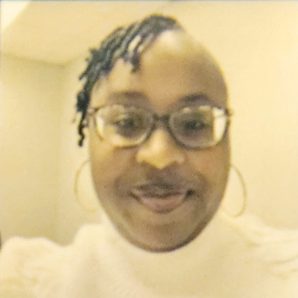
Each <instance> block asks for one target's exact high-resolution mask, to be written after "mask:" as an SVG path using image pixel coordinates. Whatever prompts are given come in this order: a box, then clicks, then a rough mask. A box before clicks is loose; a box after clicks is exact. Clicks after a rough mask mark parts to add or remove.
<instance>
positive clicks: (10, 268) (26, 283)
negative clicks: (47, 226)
mask: <svg viewBox="0 0 298 298" xmlns="http://www.w3.org/2000/svg"><path fill="white" fill-rule="evenodd" d="M60 252H61V248H60V247H59V246H58V245H56V244H54V243H53V242H51V241H49V240H47V239H43V238H39V239H33V240H28V239H23V238H20V237H16V238H12V239H11V240H9V241H7V243H5V245H4V246H3V248H2V250H1V253H0V296H1V297H14V295H15V296H16V297H35V296H34V295H33V289H34V288H36V287H37V285H38V284H39V283H40V282H41V281H44V282H45V281H46V280H47V279H50V275H54V274H55V271H57V270H58V266H57V265H58V264H59V261H58V259H59V257H60V258H61V257H62V255H61V253H60ZM4 293H5V294H4ZM13 293H14V294H13ZM8 295H9V296H8Z"/></svg>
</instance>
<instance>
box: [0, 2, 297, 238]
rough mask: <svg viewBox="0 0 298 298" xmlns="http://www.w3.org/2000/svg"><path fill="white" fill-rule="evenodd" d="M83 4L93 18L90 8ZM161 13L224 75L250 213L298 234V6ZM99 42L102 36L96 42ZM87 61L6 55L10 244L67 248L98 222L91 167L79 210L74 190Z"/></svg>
mask: <svg viewBox="0 0 298 298" xmlns="http://www.w3.org/2000/svg"><path fill="white" fill-rule="evenodd" d="M52 4H53V3H52ZM71 4H72V3H70V4H68V5H71ZM56 5H58V4H56ZM72 5H74V6H73V10H74V11H76V9H77V8H76V7H75V4H72ZM84 5H86V6H88V5H89V6H88V7H89V8H88V9H90V10H92V7H91V6H92V2H90V3H86V4H84ZM106 5H108V4H106ZM113 5H116V4H113ZM118 5H119V7H122V10H121V16H122V18H123V15H125V9H124V8H123V5H122V3H121V2H119V3H118ZM44 7H45V8H46V6H44ZM90 7H91V8H90ZM29 8H30V6H29ZM70 8H71V7H70V6H68V9H70ZM39 9H40V8H39ZM155 11H157V12H163V13H166V14H170V15H173V16H176V17H177V18H178V19H179V20H180V22H181V23H182V24H183V25H184V26H185V28H186V29H187V30H188V31H189V32H190V33H191V34H192V35H194V36H195V38H197V39H198V40H200V41H202V43H203V44H204V45H205V46H206V47H207V48H209V49H210V50H211V52H212V53H213V54H214V56H215V57H216V58H217V60H218V61H219V62H220V65H221V66H222V68H223V70H224V73H225V75H226V79H227V83H228V86H229V89H230V101H231V106H232V107H233V110H234V117H233V123H232V131H231V133H232V151H233V163H234V164H236V165H237V167H238V168H240V170H241V172H242V174H243V176H244V178H245V180H246V184H247V189H248V195H249V197H248V206H247V210H248V211H251V212H254V213H257V214H258V215H259V216H261V217H262V218H263V219H264V220H265V221H267V222H268V223H269V224H272V225H275V226H286V227H292V228H298V217H297V213H298V200H297V197H298V190H297V187H296V184H297V167H298V156H297V151H298V138H297V136H298V125H297V124H298V120H297V116H298V102H297V95H298V84H297V78H298V3H296V2H287V1H280V2H278V1H276V2H267V1H259V2H256V1H251V2H249V1H247V2H244V1H239V2H232V1H231V2H229V1H225V2H220V1H216V2H211V1H206V2H192V1H190V2H183V3H182V2H173V3H172V2H171V3H170V2H164V3H161V5H160V6H159V7H158V8H156V7H147V8H146V9H143V10H142V14H143V15H145V14H147V13H151V12H155ZM118 13H119V10H114V23H115V24H114V25H113V21H112V20H111V19H110V18H109V20H107V23H106V24H107V26H106V27H104V28H102V27H101V28H100V29H98V30H99V31H100V30H101V31H104V30H106V31H107V32H104V33H105V34H106V33H108V31H110V29H112V28H113V27H115V26H116V25H118V22H120V21H119V19H118V17H117V16H118ZM127 15H128V17H127V20H126V22H130V21H131V20H134V19H137V18H138V15H139V14H138V10H135V13H132V10H129V12H128V14H127ZM84 17H85V18H88V15H87V17H86V16H84ZM123 21H124V20H123ZM123 21H122V23H123ZM86 22H87V21H86ZM65 23H67V18H66V19H65ZM104 24H105V23H104ZM65 26H67V25H65ZM92 30H94V28H93V29H92ZM11 34H12V33H11ZM57 34H58V33H57ZM101 38H102V37H101V36H96V44H97V43H98V41H99V40H100V39H101ZM92 45H93V44H92V43H91V44H90V46H92ZM88 47H89V45H88ZM53 56H55V54H53V55H52V57H53ZM85 56H86V50H84V51H83V52H82V53H80V54H77V55H76V57H75V58H72V59H70V60H64V62H59V63H52V64H45V63H42V62H37V61H32V59H33V58H30V59H31V61H29V60H28V57H26V59H24V57H23V58H15V57H12V56H11V55H10V56H7V57H2V65H1V69H2V86H4V89H5V93H4V100H1V102H0V105H1V110H0V113H1V117H0V128H1V138H2V141H1V143H0V146H1V152H0V163H1V166H0V181H1V188H0V195H1V197H0V205H1V208H0V227H1V230H2V234H3V236H4V238H8V237H10V236H12V235H26V236H37V235H45V236H47V237H49V238H51V239H54V240H57V241H59V242H61V243H67V242H69V241H70V239H71V238H72V237H73V235H74V233H75V231H76V230H77V228H78V227H79V226H80V225H81V224H82V223H84V222H90V221H99V220H100V210H99V209H97V210H96V211H94V210H95V209H96V208H97V204H96V198H95V196H94V193H93V192H92V187H91V185H90V179H89V178H90V177H88V166H87V167H86V168H85V169H84V170H83V171H82V175H81V179H80V182H79V198H80V201H81V203H80V204H81V205H80V204H78V202H77V200H76V198H75V196H74V192H73V187H74V179H75V173H76V171H77V169H78V168H79V166H80V164H81V163H82V162H83V161H84V160H85V159H86V158H87V152H86V148H84V149H79V148H78V147H77V146H76V142H77V135H76V131H75V130H76V127H75V125H74V124H73V123H72V119H73V116H74V109H73V107H74V104H75V95H76V93H77V91H78V89H79V87H80V84H79V82H78V80H77V77H78V74H79V73H81V71H82V69H83V66H84V61H83V60H84V57H85ZM230 184H231V187H230V188H229V191H228V194H227V199H226V203H225V204H227V205H229V206H231V205H232V207H233V206H234V207H235V206H236V208H237V206H239V205H241V200H242V197H241V196H242V195H241V189H240V188H239V183H238V182H237V180H236V179H234V178H233V179H232V180H231V183H230ZM239 202H240V203H239ZM82 206H85V207H82ZM88 210H91V211H88Z"/></svg>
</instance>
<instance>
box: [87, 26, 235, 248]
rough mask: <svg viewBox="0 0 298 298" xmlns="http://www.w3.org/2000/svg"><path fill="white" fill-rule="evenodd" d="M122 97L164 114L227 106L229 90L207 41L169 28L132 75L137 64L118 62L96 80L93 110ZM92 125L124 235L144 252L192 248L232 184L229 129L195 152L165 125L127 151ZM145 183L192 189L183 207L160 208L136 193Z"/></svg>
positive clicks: (95, 172) (101, 174)
mask: <svg viewBox="0 0 298 298" xmlns="http://www.w3.org/2000/svg"><path fill="white" fill-rule="evenodd" d="M193 95H195V96H193ZM202 95H204V98H202ZM190 98H192V100H191V99H190ZM193 98H195V99H193ZM119 102H120V103H125V104H132V105H137V106H141V107H145V108H148V109H150V110H152V111H154V112H155V113H157V114H159V115H160V114H165V113H169V112H171V111H173V110H174V109H176V108H178V107H182V106H187V105H189V104H193V102H195V103H208V104H211V105H216V106H219V107H226V106H227V89H226V85H225V82H224V79H223V76H222V74H221V72H220V70H219V68H218V66H217V64H216V63H215V62H214V60H213V59H212V57H211V56H210V55H209V54H208V52H207V51H206V50H205V49H203V48H202V46H201V45H199V44H198V43H196V42H195V41H194V40H193V39H192V38H190V37H189V36H188V35H187V34H186V33H183V32H179V31H168V32H165V33H162V34H161V35H160V36H159V37H158V38H157V39H156V40H155V41H154V42H153V43H152V44H151V45H150V46H149V47H148V48H147V49H146V51H145V52H144V53H143V54H142V57H141V64H140V68H139V70H138V71H136V72H134V73H132V72H131V66H130V65H129V64H125V63H124V62H123V61H122V60H119V61H118V62H117V63H116V64H115V66H114V68H113V70H112V71H111V73H110V74H109V75H108V76H107V77H106V78H105V79H103V80H102V81H101V82H99V83H98V84H96V85H95V87H94V89H93V92H92V94H91V104H90V106H91V107H99V106H103V105H108V104H111V103H119ZM89 130H90V131H89V136H90V141H89V148H90V159H91V170H92V176H93V180H94V185H95V189H96V191H97V194H98V197H99V200H100V202H101V204H102V206H103V208H104V209H105V211H106V213H107V214H108V216H109V217H110V219H111V221H112V222H113V224H114V225H115V227H116V228H117V230H118V231H119V232H120V234H121V235H122V236H124V237H125V238H126V239H127V240H128V241H129V242H131V243H132V244H134V245H136V246H138V247H140V248H143V249H145V250H148V251H155V252H164V251H172V250H174V249H177V248H179V247H182V246H184V245H186V244H187V243H189V242H190V241H191V240H193V239H194V238H195V237H197V236H198V235H199V234H200V233H201V232H202V230H203V229H204V227H205V226H206V225H207V224H208V222H209V221H210V220H211V219H212V217H213V216H214V214H215V212H216V211H217V209H218V207H219V204H220V202H221V200H222V197H223V193H224V189H225V186H226V182H227V176H228V168H229V157H230V149H229V140H228V134H226V135H225V137H224V139H223V140H222V141H221V142H220V143H219V144H217V145H216V146H214V147H212V148H207V149H203V150H193V149H187V148H184V147H182V146H181V145H179V144H177V143H176V142H175V140H174V139H173V138H172V137H171V135H170V134H169V133H168V132H167V131H166V129H165V128H164V127H162V126H161V127H158V128H157V129H155V131H154V132H153V133H152V135H151V136H150V138H149V139H147V140H146V141H145V142H144V143H143V144H141V145H140V146H138V147H133V148H126V149H123V148H115V147H113V146H112V145H111V144H109V143H108V142H107V141H105V140H102V139H100V138H99V137H98V135H97V134H96V131H95V128H94V125H93V122H92V121H91V123H90V126H89ZM144 183H145V184H146V185H151V184H154V183H159V185H160V184H170V185H173V187H176V186H177V185H179V186H181V187H182V188H183V187H184V188H186V189H188V188H190V189H191V190H192V192H191V193H190V194H188V197H187V199H186V200H185V201H184V202H183V204H182V205H181V206H179V207H178V208H176V209H174V210H172V211H171V212H167V213H156V212H153V211H152V210H149V209H148V208H146V207H145V206H143V205H142V204H140V203H139V202H138V201H137V200H136V199H135V198H134V197H133V196H132V195H131V190H132V189H133V188H134V187H135V186H136V185H139V184H144Z"/></svg>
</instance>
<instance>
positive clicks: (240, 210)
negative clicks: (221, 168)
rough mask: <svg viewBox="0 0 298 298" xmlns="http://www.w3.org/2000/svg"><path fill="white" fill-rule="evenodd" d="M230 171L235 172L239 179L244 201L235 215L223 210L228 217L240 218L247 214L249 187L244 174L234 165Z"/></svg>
mask: <svg viewBox="0 0 298 298" xmlns="http://www.w3.org/2000/svg"><path fill="white" fill-rule="evenodd" d="M230 170H233V172H234V173H235V174H236V176H237V178H238V182H239V184H240V186H241V192H242V198H243V201H242V205H241V207H240V208H239V211H237V212H235V213H231V212H228V211H227V210H226V209H225V208H224V207H223V208H222V209H223V212H224V213H226V214H227V215H229V216H230V217H239V216H241V215H242V214H243V213H244V212H245V210H246V207H247V187H246V183H245V180H244V177H243V175H242V173H241V172H240V170H239V169H238V168H237V167H236V166H235V165H233V164H230ZM228 195H229V194H228Z"/></svg>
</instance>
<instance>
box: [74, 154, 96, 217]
mask: <svg viewBox="0 0 298 298" xmlns="http://www.w3.org/2000/svg"><path fill="white" fill-rule="evenodd" d="M89 162H90V160H89V159H87V160H85V161H83V162H82V164H81V165H80V166H79V168H78V169H77V171H76V173H75V177H74V186H73V191H74V195H75V198H76V201H77V203H78V204H79V205H80V206H81V207H82V208H83V209H84V210H86V211H87V212H96V211H98V208H96V207H94V208H93V207H92V208H90V207H87V206H86V205H85V204H83V202H82V200H81V199H80V191H79V181H80V177H81V174H82V172H83V170H84V168H85V167H86V165H87V164H88V163H89Z"/></svg>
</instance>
